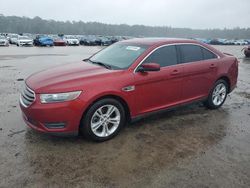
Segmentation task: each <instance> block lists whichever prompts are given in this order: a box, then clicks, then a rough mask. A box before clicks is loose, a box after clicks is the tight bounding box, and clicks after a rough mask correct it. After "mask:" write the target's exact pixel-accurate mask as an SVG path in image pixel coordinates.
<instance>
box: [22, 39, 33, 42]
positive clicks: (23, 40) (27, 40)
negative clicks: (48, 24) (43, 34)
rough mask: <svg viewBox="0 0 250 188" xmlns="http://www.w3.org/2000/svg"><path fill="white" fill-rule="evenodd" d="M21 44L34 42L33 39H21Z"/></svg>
mask: <svg viewBox="0 0 250 188" xmlns="http://www.w3.org/2000/svg"><path fill="white" fill-rule="evenodd" d="M19 42H32V40H31V39H20V40H19Z"/></svg>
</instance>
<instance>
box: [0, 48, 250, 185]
mask: <svg viewBox="0 0 250 188" xmlns="http://www.w3.org/2000/svg"><path fill="white" fill-rule="evenodd" d="M216 48H219V49H220V50H222V51H224V52H228V53H232V54H233V55H235V56H237V57H238V58H239V59H240V61H241V62H240V67H239V71H240V73H239V80H238V87H237V89H236V90H235V91H234V92H232V93H231V94H230V95H229V96H228V98H227V101H226V103H225V104H224V106H223V107H222V108H220V109H218V110H208V109H206V108H205V107H204V106H203V105H202V104H194V105H190V106H186V107H181V108H179V109H176V110H172V111H169V112H164V113H158V114H156V115H154V116H150V117H147V118H145V119H142V120H139V121H137V122H135V123H133V124H130V125H128V126H126V127H125V128H124V129H123V131H122V132H121V133H120V134H119V135H118V136H117V137H116V138H114V139H112V140H110V141H108V142H105V143H93V142H89V141H86V140H85V139H84V138H82V137H71V138H63V137H53V136H48V135H44V134H41V133H37V132H35V131H33V130H31V129H30V128H28V127H27V126H26V125H25V124H24V122H23V120H22V118H21V112H20V109H19V106H18V98H19V92H20V90H21V88H22V85H23V80H24V79H25V78H26V77H27V76H28V75H30V74H32V73H34V72H36V71H39V70H42V69H45V68H49V67H52V66H55V65H60V64H65V63H71V62H75V61H79V60H81V59H84V58H86V57H88V56H90V55H91V54H93V53H95V52H96V51H98V50H99V49H100V47H82V46H80V47H53V48H47V47H45V48H38V47H19V48H18V47H14V46H11V47H8V48H0V98H1V102H0V187H8V188H10V187H15V188H16V187H36V188H37V187H60V188H62V187H130V188H132V187H164V188H165V187H197V188H198V187H199V188H201V187H220V188H222V187H225V188H229V187H237V188H239V187H250V123H249V122H250V60H247V59H245V58H243V55H242V52H241V49H242V47H240V46H216Z"/></svg>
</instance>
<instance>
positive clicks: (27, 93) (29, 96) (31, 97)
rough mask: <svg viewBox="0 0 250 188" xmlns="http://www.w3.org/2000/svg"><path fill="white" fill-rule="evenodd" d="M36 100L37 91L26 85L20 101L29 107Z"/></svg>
mask: <svg viewBox="0 0 250 188" xmlns="http://www.w3.org/2000/svg"><path fill="white" fill-rule="evenodd" d="M35 100H36V95H35V92H34V91H33V90H32V89H30V88H29V87H28V86H27V85H25V88H24V90H23V91H22V92H21V95H20V103H21V104H22V106H24V107H25V108H27V107H29V106H30V105H31V104H32V103H33V102H34V101H35Z"/></svg>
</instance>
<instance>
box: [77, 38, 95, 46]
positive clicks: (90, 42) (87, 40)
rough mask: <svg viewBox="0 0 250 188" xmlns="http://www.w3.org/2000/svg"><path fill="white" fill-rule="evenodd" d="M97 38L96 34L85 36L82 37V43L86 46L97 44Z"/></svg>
mask: <svg viewBox="0 0 250 188" xmlns="http://www.w3.org/2000/svg"><path fill="white" fill-rule="evenodd" d="M96 41H97V38H96V37H95V36H92V35H90V36H84V37H82V38H81V39H80V44H81V45H85V46H96V45H97V42H96Z"/></svg>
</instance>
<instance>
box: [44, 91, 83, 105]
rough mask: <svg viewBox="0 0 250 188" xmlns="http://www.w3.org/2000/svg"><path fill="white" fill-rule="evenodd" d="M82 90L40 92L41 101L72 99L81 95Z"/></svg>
mask: <svg viewBox="0 0 250 188" xmlns="http://www.w3.org/2000/svg"><path fill="white" fill-rule="evenodd" d="M80 94H81V91H73V92H67V93H55V94H40V100H41V103H54V102H64V101H71V100H74V99H76V98H77V97H79V95H80Z"/></svg>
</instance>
